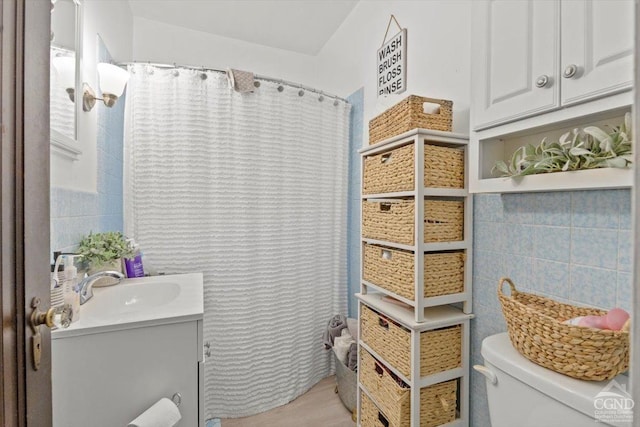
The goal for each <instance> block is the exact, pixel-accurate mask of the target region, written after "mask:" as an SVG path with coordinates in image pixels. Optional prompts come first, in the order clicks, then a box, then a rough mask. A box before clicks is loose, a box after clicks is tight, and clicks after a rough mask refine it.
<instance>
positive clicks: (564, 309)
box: [498, 278, 629, 381]
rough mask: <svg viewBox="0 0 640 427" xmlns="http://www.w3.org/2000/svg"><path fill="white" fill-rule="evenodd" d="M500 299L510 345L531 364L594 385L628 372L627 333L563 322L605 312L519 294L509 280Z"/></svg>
mask: <svg viewBox="0 0 640 427" xmlns="http://www.w3.org/2000/svg"><path fill="white" fill-rule="evenodd" d="M505 282H506V283H508V284H509V287H510V288H511V295H510V296H509V295H506V294H504V293H503V291H502V288H503V285H504V283H505ZM498 298H499V299H500V304H501V305H502V313H503V314H504V318H505V320H506V322H507V329H508V331H509V338H510V339H511V343H512V344H513V346H514V347H515V348H516V349H517V350H518V351H519V352H520V353H521V354H522V355H523V356H524V357H526V358H527V359H529V360H531V361H532V362H534V363H537V364H538V365H540V366H544V367H545V368H548V369H551V370H553V371H556V372H559V373H561V374H565V375H568V376H570V377H573V378H578V379H581V380H589V381H604V380H609V379H611V378H613V377H615V376H616V375H618V374H620V373H622V372H625V371H626V370H627V369H628V367H629V333H628V332H623V331H608V330H599V329H593V328H587V327H583V326H572V325H566V324H564V323H562V322H564V321H565V320H568V319H572V318H574V317H578V316H589V315H596V316H601V315H604V314H606V311H604V310H598V309H594V308H585V307H576V306H573V305H570V304H562V303H559V302H556V301H554V300H552V299H549V298H545V297H541V296H538V295H533V294H529V293H526V292H519V291H517V290H516V287H515V285H514V284H513V282H512V281H511V280H510V279H508V278H502V279H500V283H499V285H498Z"/></svg>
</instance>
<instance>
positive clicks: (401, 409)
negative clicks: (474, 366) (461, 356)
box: [360, 349, 458, 427]
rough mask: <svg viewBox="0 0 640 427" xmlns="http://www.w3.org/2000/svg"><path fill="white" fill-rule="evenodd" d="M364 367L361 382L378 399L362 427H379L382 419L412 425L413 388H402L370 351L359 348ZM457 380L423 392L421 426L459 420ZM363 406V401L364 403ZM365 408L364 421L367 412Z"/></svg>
mask: <svg viewBox="0 0 640 427" xmlns="http://www.w3.org/2000/svg"><path fill="white" fill-rule="evenodd" d="M360 351H361V352H362V353H361V363H362V365H361V367H360V381H361V382H362V385H363V386H364V388H365V389H366V390H367V391H368V392H369V393H370V394H371V396H372V397H373V398H374V399H375V401H376V404H377V405H378V407H379V408H380V410H378V407H376V406H375V404H373V402H370V403H372V404H373V405H372V406H373V408H372V407H371V406H368V407H367V408H366V409H367V410H366V413H367V415H366V417H367V423H364V422H363V424H362V425H363V426H369V425H371V426H376V425H380V424H376V423H381V425H384V424H385V423H384V421H383V419H386V421H387V422H388V423H389V426H398V427H409V425H410V422H411V389H410V388H408V387H402V386H401V385H400V384H398V382H397V381H396V380H395V379H394V378H392V377H391V374H390V373H389V371H388V370H387V369H386V368H385V367H384V365H382V363H380V362H379V361H378V360H376V359H375V358H374V357H373V356H372V355H371V354H370V353H369V352H367V351H366V350H364V349H360ZM457 388H458V381H457V380H451V381H446V382H443V383H439V384H434V385H432V386H428V387H424V388H422V389H421V390H420V423H419V425H420V426H421V427H425V426H428V427H435V426H439V425H442V424H446V423H449V422H452V421H454V420H455V419H456V406H457V397H456V391H457ZM363 403H364V402H363ZM364 409H365V408H364V405H363V411H362V414H363V417H362V418H363V421H364V417H365V415H364V414H365V410H364Z"/></svg>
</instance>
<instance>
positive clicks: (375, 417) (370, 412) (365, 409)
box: [360, 392, 400, 427]
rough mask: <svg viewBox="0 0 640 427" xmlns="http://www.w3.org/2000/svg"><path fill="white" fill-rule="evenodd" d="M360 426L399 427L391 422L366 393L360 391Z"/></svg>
mask: <svg viewBox="0 0 640 427" xmlns="http://www.w3.org/2000/svg"><path fill="white" fill-rule="evenodd" d="M360 405H361V406H360V426H361V427H400V424H394V423H392V422H391V421H390V420H389V419H388V418H387V417H386V416H385V415H384V414H383V413H382V411H380V410H379V409H378V407H377V406H376V405H375V404H374V403H373V402H372V401H371V399H369V396H367V394H366V393H363V392H360Z"/></svg>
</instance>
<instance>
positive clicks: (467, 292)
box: [360, 129, 473, 322]
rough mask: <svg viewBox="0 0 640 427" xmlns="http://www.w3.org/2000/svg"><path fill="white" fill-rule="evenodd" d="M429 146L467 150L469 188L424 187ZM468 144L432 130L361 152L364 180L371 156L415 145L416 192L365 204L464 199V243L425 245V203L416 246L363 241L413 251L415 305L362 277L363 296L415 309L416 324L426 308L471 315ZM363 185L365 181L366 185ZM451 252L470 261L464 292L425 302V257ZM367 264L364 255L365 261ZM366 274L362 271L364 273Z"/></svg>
mask: <svg viewBox="0 0 640 427" xmlns="http://www.w3.org/2000/svg"><path fill="white" fill-rule="evenodd" d="M425 142H428V143H429V144H433V145H442V146H446V147H456V148H460V147H462V148H464V149H465V188H463V189H458V188H430V187H427V188H425V187H424V186H423V185H421V183H423V182H424V160H423V159H424V144H425ZM468 142H469V138H468V137H467V136H466V135H462V134H454V133H450V132H441V131H434V130H429V129H414V130H412V131H409V132H405V133H403V134H401V135H398V136H396V137H393V138H390V139H387V140H385V141H381V142H379V143H377V144H374V145H371V146H369V147H365V148H363V149H361V150H360V154H361V159H362V165H361V169H360V170H361V171H362V174H363V176H364V159H365V158H366V157H367V156H373V155H376V154H380V153H383V152H387V151H390V150H393V149H396V148H399V147H402V146H404V145H408V144H413V145H414V147H415V149H414V156H415V160H414V173H415V176H414V182H415V183H416V188H415V189H414V190H413V191H402V192H395V193H381V194H363V195H362V199H363V200H381V199H382V200H384V199H414V200H416V201H420V200H424V199H425V198H429V197H446V198H454V199H462V200H463V201H464V240H461V241H457V242H438V243H424V237H423V236H424V234H423V233H424V203H416V204H415V222H414V224H415V238H414V242H416V244H414V245H404V244H400V243H395V242H387V241H382V240H374V239H366V238H363V239H362V242H363V243H369V244H373V245H379V246H387V247H390V248H396V249H402V250H405V251H411V252H413V254H414V257H415V258H414V259H415V282H414V283H415V295H416V299H415V300H414V301H412V300H408V299H406V298H404V297H402V296H400V295H397V294H395V293H393V292H391V291H389V290H386V289H384V288H381V287H379V286H376V285H375V284H373V283H369V282H367V281H365V280H364V278H363V277H362V276H361V278H360V279H361V283H362V288H361V289H362V293H363V294H367V292H368V291H369V289H371V290H373V291H375V292H381V293H384V294H387V295H389V296H391V297H393V298H396V299H398V300H400V301H402V302H404V303H406V304H409V305H410V306H412V307H414V315H415V321H416V322H423V321H425V317H424V316H425V311H424V309H425V308H426V307H433V306H438V305H442V304H453V303H462V305H463V311H464V312H465V313H471V280H472V271H471V266H472V265H473V255H472V250H473V244H472V238H473V197H472V196H470V195H469V191H468V190H467V189H468V184H469V181H468V176H467V175H468V174H467V172H466V170H467V165H468V164H469V157H468V151H467V147H468ZM362 182H363V181H362ZM450 250H464V251H465V256H466V261H465V270H464V291H463V292H460V293H457V294H452V295H445V296H439V297H430V298H423V297H421V296H422V295H424V254H425V253H428V252H439V251H450ZM360 259H362V260H364V253H363V254H362V256H361V258H360ZM361 270H362V269H361Z"/></svg>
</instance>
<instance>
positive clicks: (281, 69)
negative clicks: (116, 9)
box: [133, 17, 317, 84]
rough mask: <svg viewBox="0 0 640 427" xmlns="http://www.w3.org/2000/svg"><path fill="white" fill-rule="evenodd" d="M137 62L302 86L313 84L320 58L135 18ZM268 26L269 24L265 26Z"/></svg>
mask: <svg viewBox="0 0 640 427" xmlns="http://www.w3.org/2000/svg"><path fill="white" fill-rule="evenodd" d="M133 25H134V33H133V56H134V58H135V60H136V61H141V62H159V63H169V64H172V63H174V62H175V63H176V64H181V65H191V66H202V67H209V68H218V69H223V70H224V69H227V68H238V69H241V70H247V71H253V72H254V73H256V74H260V75H264V76H268V77H276V78H282V79H284V80H290V81H295V82H298V83H305V84H310V83H312V82H313V76H314V67H315V65H316V63H317V62H316V58H315V57H313V56H311V55H304V54H301V53H296V52H291V51H287V50H283V49H275V48H272V47H268V46H262V45H258V44H254V43H249V42H245V41H242V40H236V39H231V38H227V37H221V36H217V35H214V34H210V33H205V32H201V31H195V30H191V29H188V28H184V27H178V26H175V25H170V24H165V23H163V22H158V21H152V20H149V19H144V18H137V17H136V18H134V22H133ZM265 25H268V23H267V24H265Z"/></svg>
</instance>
